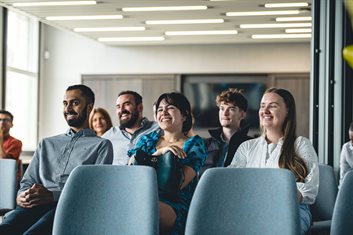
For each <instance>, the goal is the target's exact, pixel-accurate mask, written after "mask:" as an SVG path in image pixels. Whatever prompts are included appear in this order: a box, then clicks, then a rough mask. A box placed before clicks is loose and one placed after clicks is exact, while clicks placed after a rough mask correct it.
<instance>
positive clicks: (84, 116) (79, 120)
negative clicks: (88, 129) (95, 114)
mask: <svg viewBox="0 0 353 235" xmlns="http://www.w3.org/2000/svg"><path fill="white" fill-rule="evenodd" d="M87 109H88V105H86V107H85V108H84V109H83V111H82V113H81V114H82V115H81V116H79V117H78V118H76V119H70V120H67V119H66V116H67V114H65V119H66V122H67V124H68V125H69V126H71V127H80V126H82V124H83V123H84V122H85V121H86V119H87ZM68 114H77V113H76V112H73V111H72V112H70V113H68Z"/></svg>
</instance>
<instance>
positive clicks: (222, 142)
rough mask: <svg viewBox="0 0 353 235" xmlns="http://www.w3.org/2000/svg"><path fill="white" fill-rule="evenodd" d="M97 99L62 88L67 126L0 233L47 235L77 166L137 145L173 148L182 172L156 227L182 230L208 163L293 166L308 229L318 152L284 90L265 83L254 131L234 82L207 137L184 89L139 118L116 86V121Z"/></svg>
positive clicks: (152, 152)
mask: <svg viewBox="0 0 353 235" xmlns="http://www.w3.org/2000/svg"><path fill="white" fill-rule="evenodd" d="M94 100H95V96H94V93H93V91H92V90H91V89H90V88H89V87H87V86H85V85H73V86H70V87H68V88H67V90H66V92H65V96H64V100H63V106H64V107H63V113H64V117H65V119H66V121H67V124H68V126H69V129H68V130H67V132H66V133H65V134H61V135H57V136H53V137H49V138H44V139H43V140H42V141H41V142H40V143H39V145H38V147H37V150H36V151H35V153H34V156H33V159H32V161H31V164H30V165H29V167H28V169H27V171H26V172H25V174H24V176H23V178H22V180H21V185H20V189H19V192H18V196H17V199H16V201H17V205H18V207H17V208H16V209H15V210H13V211H11V212H10V213H9V214H8V215H7V216H6V217H5V218H4V220H3V222H2V224H1V225H0V234H51V231H52V225H53V220H54V214H55V209H56V205H57V201H58V199H59V197H60V194H61V191H62V189H63V187H64V185H65V182H66V180H67V178H68V177H69V174H70V173H71V171H72V170H73V169H74V168H75V167H76V166H78V165H83V164H115V165H128V164H132V163H133V160H136V159H135V158H137V153H138V152H139V151H143V152H144V153H145V154H146V156H148V159H147V162H149V163H152V162H153V161H155V159H158V156H161V155H163V154H165V153H167V152H172V153H173V155H174V156H175V158H176V159H178V166H179V167H180V169H181V172H182V180H181V181H180V184H179V185H178V191H177V193H176V195H172V196H170V195H164V194H161V193H160V194H159V201H160V202H159V210H160V216H159V217H160V221H159V222H160V233H161V234H183V233H184V230H185V224H186V218H187V214H188V210H189V206H190V202H191V199H192V196H193V193H194V191H195V188H196V185H197V181H198V178H199V177H200V175H201V173H202V172H204V171H205V170H206V169H207V168H210V167H230V168H244V167H251V168H284V169H288V170H290V171H291V172H292V173H293V174H294V176H295V179H296V184H297V192H298V204H299V211H300V224H301V234H305V233H306V232H307V231H308V230H309V228H310V224H311V214H310V210H309V205H310V204H313V203H314V201H315V198H316V196H317V193H318V187H319V169H318V158H317V155H316V152H315V150H314V148H313V146H312V144H311V143H310V141H309V140H308V139H307V138H305V137H302V136H299V137H297V136H296V107H295V101H294V98H293V96H292V94H291V93H290V92H289V91H287V90H285V89H281V88H270V89H268V90H267V91H266V92H265V93H264V94H263V97H262V100H261V103H260V108H259V120H260V128H261V131H262V134H261V136H260V137H258V138H251V137H249V136H248V135H247V132H248V127H247V126H246V125H245V124H244V119H245V117H246V110H247V100H246V98H245V97H244V95H243V93H242V91H241V90H238V89H234V88H230V89H227V90H225V91H223V92H222V93H221V94H219V95H218V96H217V100H216V103H217V105H218V107H219V122H220V127H219V128H217V129H214V130H210V131H209V133H210V136H211V137H209V138H207V139H202V138H201V137H200V136H198V135H195V134H194V132H193V130H192V127H193V116H192V112H191V106H190V103H189V101H188V99H187V98H186V97H185V96H184V95H183V94H181V93H178V92H170V93H164V94H162V95H160V97H159V98H158V99H157V101H156V103H155V121H150V120H148V119H147V118H146V117H143V114H142V113H143V105H142V97H141V96H140V95H139V94H138V93H136V92H134V91H123V92H121V93H120V94H119V95H118V98H117V100H116V114H117V117H118V119H119V126H112V121H111V118H110V117H109V114H108V112H107V111H105V110H104V109H101V108H96V109H94V108H93V105H94ZM0 117H1V116H0ZM206 118H207V117H206ZM352 134H353V133H352ZM99 136H101V137H102V138H100V137H99ZM0 137H1V135H0ZM349 148H350V149H352V145H350V146H349ZM351 165H352V164H351ZM131 167H133V166H131ZM234 180H236V179H234Z"/></svg>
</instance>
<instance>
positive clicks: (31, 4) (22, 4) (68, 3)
mask: <svg viewBox="0 0 353 235" xmlns="http://www.w3.org/2000/svg"><path fill="white" fill-rule="evenodd" d="M95 4H97V2H96V1H58V2H18V3H13V4H12V6H14V7H37V6H74V5H95Z"/></svg>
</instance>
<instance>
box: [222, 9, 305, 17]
mask: <svg viewBox="0 0 353 235" xmlns="http://www.w3.org/2000/svg"><path fill="white" fill-rule="evenodd" d="M299 13H300V11H299V10H292V11H244V12H226V16H265V15H297V14H299Z"/></svg>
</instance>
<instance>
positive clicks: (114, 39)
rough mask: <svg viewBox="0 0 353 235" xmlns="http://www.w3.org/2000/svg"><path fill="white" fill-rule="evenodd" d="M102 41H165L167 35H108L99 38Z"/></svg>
mask: <svg viewBox="0 0 353 235" xmlns="http://www.w3.org/2000/svg"><path fill="white" fill-rule="evenodd" d="M97 40H98V41H100V42H141V41H163V40H165V37H160V36H157V37H115V38H113V37H107V38H98V39H97Z"/></svg>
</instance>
